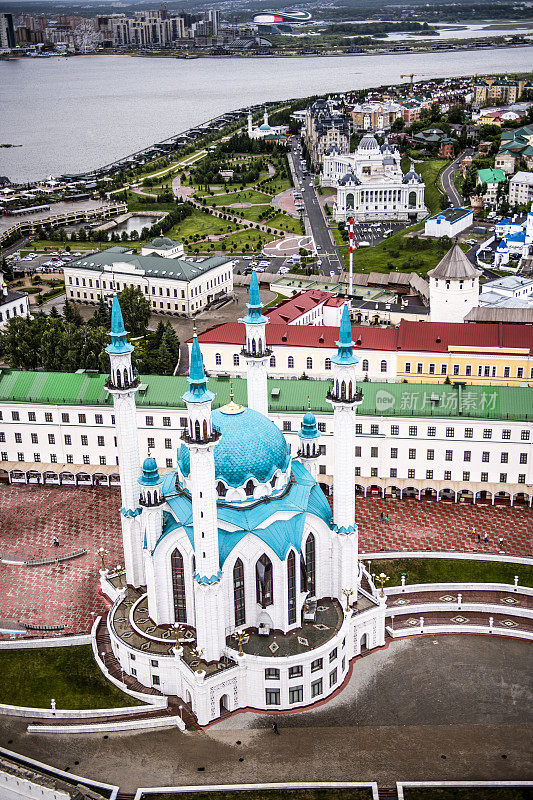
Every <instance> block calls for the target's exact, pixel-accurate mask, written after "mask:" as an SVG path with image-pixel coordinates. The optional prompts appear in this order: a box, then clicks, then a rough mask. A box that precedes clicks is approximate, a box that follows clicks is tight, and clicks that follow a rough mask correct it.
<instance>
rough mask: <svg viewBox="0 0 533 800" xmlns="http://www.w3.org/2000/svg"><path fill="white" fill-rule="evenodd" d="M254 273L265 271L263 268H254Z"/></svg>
mask: <svg viewBox="0 0 533 800" xmlns="http://www.w3.org/2000/svg"><path fill="white" fill-rule="evenodd" d="M255 271H256V272H264V271H265V268H264V267H256V268H255Z"/></svg>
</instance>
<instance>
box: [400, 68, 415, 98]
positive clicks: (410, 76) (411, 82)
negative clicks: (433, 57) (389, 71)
mask: <svg viewBox="0 0 533 800" xmlns="http://www.w3.org/2000/svg"><path fill="white" fill-rule="evenodd" d="M418 74H419V73H418V72H410V73H409V74H408V75H400V78H409V84H410V87H411V88H410V94H411V97H412V96H413V78H414V77H415V75H418Z"/></svg>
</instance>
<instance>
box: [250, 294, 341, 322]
mask: <svg viewBox="0 0 533 800" xmlns="http://www.w3.org/2000/svg"><path fill="white" fill-rule="evenodd" d="M332 297H333V295H332V293H331V292H325V291H323V290H322V289H309V290H308V291H306V292H298V294H295V295H294V296H293V297H289V298H287V300H284V301H283V302H282V303H280V305H279V306H276V308H273V309H271V310H270V311H266V314H265V315H266V316H267V317H268V318H269V320H270V322H273V323H282V324H283V323H287V322H293V320H295V319H298V317H301V316H302V314H305V313H306V312H307V311H311V310H312V309H313V308H316V307H317V306H320V305H322V304H323V303H325V302H326V301H327V300H331V299H332ZM343 302H344V301H343Z"/></svg>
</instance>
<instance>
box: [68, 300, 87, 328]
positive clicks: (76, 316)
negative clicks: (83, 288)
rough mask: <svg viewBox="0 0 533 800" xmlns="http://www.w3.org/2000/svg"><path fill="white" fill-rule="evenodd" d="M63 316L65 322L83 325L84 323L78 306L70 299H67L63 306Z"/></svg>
mask: <svg viewBox="0 0 533 800" xmlns="http://www.w3.org/2000/svg"><path fill="white" fill-rule="evenodd" d="M63 317H64V319H65V322H71V323H72V324H73V325H81V324H82V323H83V319H82V316H81V314H80V311H79V308H78V306H76V305H74V303H71V302H70V300H65V305H64V306H63Z"/></svg>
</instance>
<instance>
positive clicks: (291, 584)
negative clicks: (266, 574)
mask: <svg viewBox="0 0 533 800" xmlns="http://www.w3.org/2000/svg"><path fill="white" fill-rule="evenodd" d="M287 588H288V594H287V606H288V612H289V625H293V624H294V623H295V622H296V558H295V556H294V550H291V552H290V553H289V557H288V559H287Z"/></svg>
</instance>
